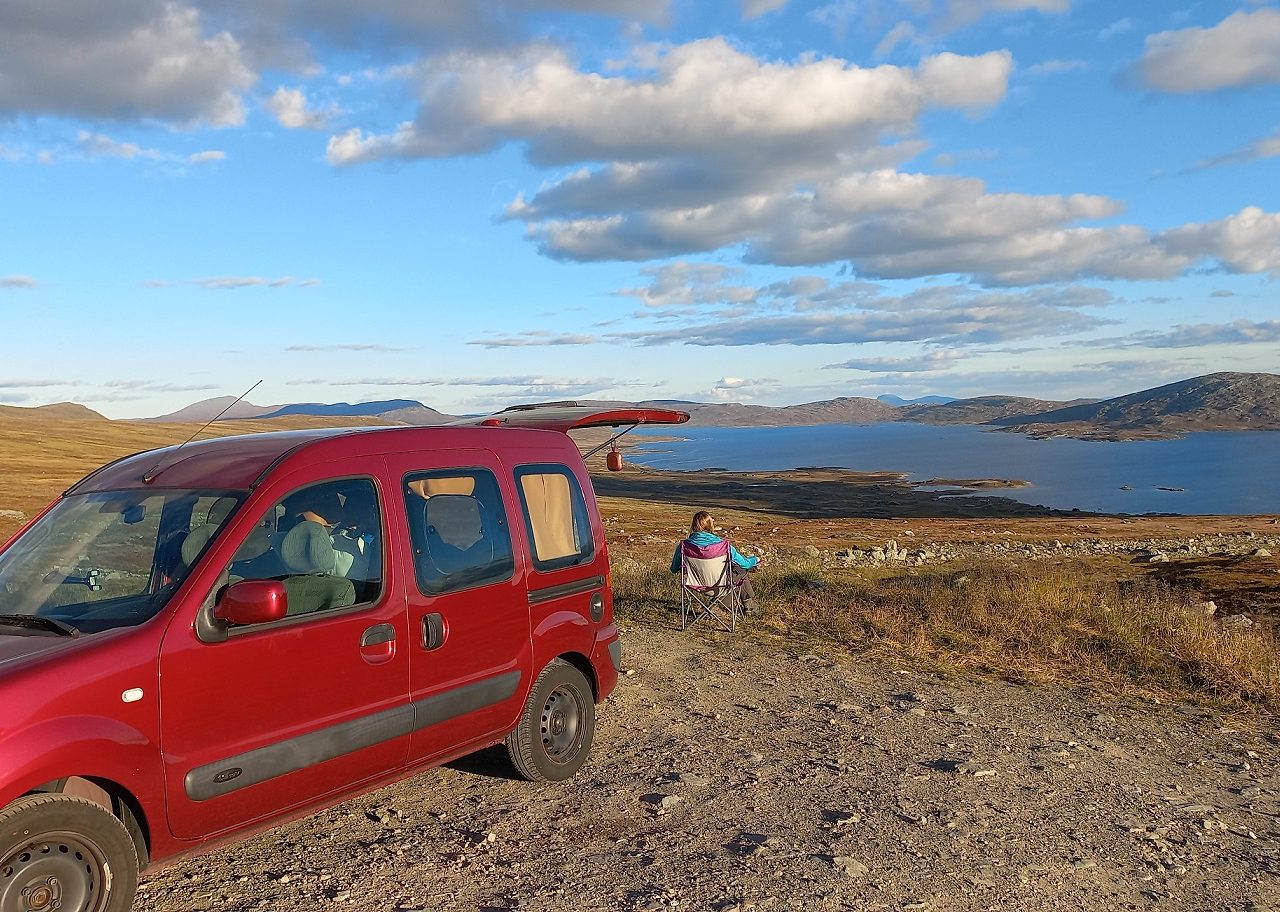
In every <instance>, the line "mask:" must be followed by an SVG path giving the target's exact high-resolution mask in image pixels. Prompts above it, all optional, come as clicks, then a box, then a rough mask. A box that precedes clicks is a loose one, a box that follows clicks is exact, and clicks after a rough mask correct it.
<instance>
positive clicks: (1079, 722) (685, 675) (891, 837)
mask: <svg viewBox="0 0 1280 912" xmlns="http://www.w3.org/2000/svg"><path fill="white" fill-rule="evenodd" d="M624 636H625V641H624V642H625V645H626V651H625V656H626V664H627V666H628V667H629V669H630V671H629V673H628V676H627V677H625V678H624V679H623V680H622V682H621V683H620V685H619V688H618V691H617V693H616V694H615V697H614V699H612V700H611V701H609V702H608V703H607V704H605V705H604V706H603V707H602V708H601V710H600V719H599V726H598V728H597V733H596V738H597V740H596V746H595V749H594V753H593V757H592V759H591V761H590V762H589V764H588V765H587V767H586V768H585V769H584V770H583V771H582V772H581V773H579V775H578V776H577V777H576V778H575V779H573V780H571V781H569V782H566V783H557V784H549V785H541V786H530V785H528V784H526V783H523V782H519V781H514V780H512V779H511V778H509V774H508V772H507V770H506V767H505V764H504V762H503V757H502V754H501V751H500V750H499V749H494V750H491V751H488V752H484V753H482V754H479V755H475V756H473V757H470V758H466V759H464V760H463V761H461V762H458V763H455V764H453V765H452V766H451V767H449V768H445V769H440V770H435V771H431V772H427V773H425V774H423V775H420V776H417V777H416V778H413V779H410V780H408V781H406V782H403V783H401V784H398V785H395V786H392V787H389V788H385V789H382V790H381V791H379V792H376V793H374V794H371V795H369V796H366V797H363V798H360V799H357V800H354V801H351V802H348V803H347V804H344V805H341V806H339V807H337V808H335V809H333V810H330V811H326V812H322V813H320V814H317V815H314V816H312V817H308V818H306V819H304V820H301V821H298V822H296V823H293V824H290V825H287V826H285V827H282V828H279V829H276V830H273V831H270V832H268V833H266V834H264V835H262V836H259V837H257V838H255V839H252V840H250V841H248V842H246V843H242V844H240V845H237V846H234V847H231V848H228V849H225V850H223V851H221V852H218V853H215V854H213V855H209V856H205V857H203V858H200V859H197V860H194V861H188V862H186V863H183V864H180V865H178V866H175V867H171V868H168V869H166V870H164V871H161V872H160V873H158V874H156V875H154V876H152V877H150V878H148V879H146V880H145V881H144V884H143V888H142V891H141V893H140V894H139V898H138V900H137V901H136V904H135V909H137V910H139V912H214V910H225V912H242V910H243V912H248V910H267V909H270V910H276V909H353V910H378V912H385V910H434V909H483V910H525V912H534V910H565V909H571V910H578V909H582V910H588V909H589V910H596V909H600V910H614V909H622V910H630V909H691V910H692V909H697V910H702V909H706V910H717V912H727V910H742V909H759V910H799V909H806V910H812V909H885V910H910V909H914V910H930V912H948V910H950V912H962V910H974V912H978V910H1027V912H1039V910H1045V912H1053V910H1068V909H1070V910H1081V909H1086V910H1121V909H1186V910H1208V909H1214V910H1239V912H1262V910H1266V909H1275V908H1280V879H1278V878H1280V801H1278V800H1277V794H1278V793H1277V789H1280V781H1277V776H1276V765H1275V764H1276V759H1277V755H1278V754H1280V738H1278V737H1277V736H1276V735H1275V734H1274V733H1271V732H1269V731H1267V730H1266V729H1265V727H1264V728H1259V727H1258V726H1256V725H1240V724H1237V723H1235V722H1233V721H1232V720H1229V719H1221V718H1217V717H1215V716H1213V715H1212V714H1209V713H1206V712H1205V711H1202V710H1200V709H1197V708H1192V707H1186V706H1155V705H1151V704H1136V703H1130V702H1127V701H1118V700H1113V699H1108V698H1106V697H1103V696H1098V695H1091V694H1086V693H1076V692H1070V691H1063V690H1056V689H1024V688H1019V687H1015V686H1012V685H1007V684H973V683H963V682H945V681H939V680H936V679H933V678H931V677H927V676H921V675H917V674H914V673H911V672H909V671H906V670H904V669H898V668H893V667H888V666H879V665H864V666H855V665H850V664H847V663H844V662H841V661H839V660H838V659H837V658H835V657H832V656H826V655H814V654H797V653H795V652H792V651H789V649H788V647H787V644H786V643H782V642H779V643H776V644H774V645H772V646H770V645H769V644H765V643H761V642H759V641H758V640H756V639H755V638H753V637H751V636H748V635H743V634H739V635H734V636H731V635H729V634H714V633H710V632H708V631H705V630H701V629H697V628H695V629H694V630H691V631H689V632H685V633H682V632H680V631H679V630H678V629H677V625H676V624H675V617H674V615H672V616H669V617H660V616H659V617H652V618H648V619H645V620H644V621H642V622H635V623H632V624H629V625H628V629H626V630H625V631H624Z"/></svg>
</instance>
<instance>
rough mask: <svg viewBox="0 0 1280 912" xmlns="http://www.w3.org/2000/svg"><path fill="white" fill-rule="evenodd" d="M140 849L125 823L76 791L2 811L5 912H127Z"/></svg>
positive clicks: (0, 888) (0, 865) (1, 901)
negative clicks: (137, 847)
mask: <svg viewBox="0 0 1280 912" xmlns="http://www.w3.org/2000/svg"><path fill="white" fill-rule="evenodd" d="M137 886H138V852H137V849H136V848H135V847H134V844H133V840H132V839H131V838H130V836H129V833H128V831H127V830H126V829H125V827H124V824H123V823H121V822H120V820H119V818H117V817H116V816H115V815H114V814H112V813H111V812H110V811H108V810H107V809H106V808H104V807H103V806H102V805H100V804H95V803H94V802H92V801H89V800H88V799H85V798H78V797H75V796H72V795H59V794H43V795H29V796H27V797H25V798H19V799H18V800H17V801H15V802H13V804H11V805H9V806H8V807H6V808H5V809H4V810H3V811H0V912H54V910H57V912H128V909H129V906H130V904H131V903H132V902H133V894H134V891H135V890H136V889H137Z"/></svg>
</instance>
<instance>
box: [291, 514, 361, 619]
mask: <svg viewBox="0 0 1280 912" xmlns="http://www.w3.org/2000/svg"><path fill="white" fill-rule="evenodd" d="M279 552H280V561H281V563H282V564H283V565H284V569H285V570H286V571H287V572H288V573H289V574H290V575H289V576H286V577H285V578H284V591H285V593H286V594H287V595H288V609H287V613H288V614H290V615H294V614H310V613H311V612H313V611H325V610H327V609H329V608H342V607H345V606H347V605H354V604H355V603H356V589H355V586H354V585H353V584H352V582H351V580H349V579H346V578H344V577H341V576H333V575H332V573H333V542H332V541H330V539H329V533H328V532H327V531H326V530H325V528H324V526H322V525H320V524H319V523H317V522H311V521H310V520H304V521H303V522H300V523H298V524H297V525H296V526H294V527H293V528H292V529H290V530H289V532H288V533H287V534H286V535H285V536H284V538H283V539H282V540H281V542H280V548H279Z"/></svg>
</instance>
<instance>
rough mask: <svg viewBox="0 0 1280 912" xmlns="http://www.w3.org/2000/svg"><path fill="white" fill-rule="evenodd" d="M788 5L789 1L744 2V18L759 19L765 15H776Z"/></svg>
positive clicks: (761, 0) (750, 0)
mask: <svg viewBox="0 0 1280 912" xmlns="http://www.w3.org/2000/svg"><path fill="white" fill-rule="evenodd" d="M786 5H787V0H742V17H743V18H744V19H758V18H759V17H761V16H763V15H764V14H765V13H774V12H777V11H778V10H780V9H782V8H783V7H784V6H786Z"/></svg>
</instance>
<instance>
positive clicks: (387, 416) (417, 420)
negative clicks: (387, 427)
mask: <svg viewBox="0 0 1280 912" xmlns="http://www.w3.org/2000/svg"><path fill="white" fill-rule="evenodd" d="M378 417H380V418H382V419H384V420H385V421H388V422H391V423H393V424H417V425H429V424H448V423H449V422H450V421H456V420H458V416H457V415H446V414H445V413H444V412H437V411H436V410H435V409H433V408H431V407H429V406H426V405H413V406H408V407H406V408H398V409H392V410H391V411H389V412H382V413H381V414H380V415H379V416H378Z"/></svg>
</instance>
